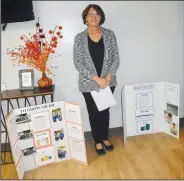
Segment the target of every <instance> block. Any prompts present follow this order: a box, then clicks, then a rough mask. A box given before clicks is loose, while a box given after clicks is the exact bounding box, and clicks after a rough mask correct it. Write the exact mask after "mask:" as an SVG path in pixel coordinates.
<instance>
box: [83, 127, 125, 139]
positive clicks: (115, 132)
mask: <svg viewBox="0 0 184 181" xmlns="http://www.w3.org/2000/svg"><path fill="white" fill-rule="evenodd" d="M123 135H124V134H123V127H116V128H110V129H109V137H111V136H123ZM84 137H85V139H92V138H93V137H92V133H91V131H87V132H84Z"/></svg>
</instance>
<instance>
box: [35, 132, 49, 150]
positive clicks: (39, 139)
mask: <svg viewBox="0 0 184 181" xmlns="http://www.w3.org/2000/svg"><path fill="white" fill-rule="evenodd" d="M34 141H35V146H36V147H37V148H39V147H43V146H49V145H51V138H50V130H46V131H42V132H39V133H35V134H34Z"/></svg>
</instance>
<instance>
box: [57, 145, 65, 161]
mask: <svg viewBox="0 0 184 181" xmlns="http://www.w3.org/2000/svg"><path fill="white" fill-rule="evenodd" d="M57 154H58V158H59V159H63V158H66V157H67V151H66V146H59V147H57Z"/></svg>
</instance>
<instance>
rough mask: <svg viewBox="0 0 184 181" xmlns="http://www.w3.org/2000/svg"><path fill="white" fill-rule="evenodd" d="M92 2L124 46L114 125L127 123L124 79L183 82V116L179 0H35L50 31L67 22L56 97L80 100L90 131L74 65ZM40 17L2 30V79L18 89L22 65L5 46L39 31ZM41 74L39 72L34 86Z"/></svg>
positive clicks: (183, 109)
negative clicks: (76, 41) (75, 46)
mask: <svg viewBox="0 0 184 181" xmlns="http://www.w3.org/2000/svg"><path fill="white" fill-rule="evenodd" d="M89 3H98V4H99V5H101V7H102V8H103V9H104V11H105V14H106V22H105V24H104V27H106V28H110V29H112V30H114V32H115V34H116V36H117V40H118V45H119V51H120V61H121V64H120V68H119V70H118V73H117V76H118V83H119V85H118V86H117V88H116V90H115V97H116V100H117V105H116V106H115V107H113V108H112V109H111V123H110V127H119V126H122V119H121V117H122V114H121V101H120V98H121V94H120V91H121V89H122V87H123V86H124V85H125V84H133V83H144V82H154V81H169V82H171V83H177V84H179V85H180V86H181V98H180V103H181V108H180V117H183V116H184V96H183V94H184V63H183V60H184V58H183V48H184V46H183V42H184V41H183V40H184V39H183V32H182V31H183V20H184V16H183V14H181V12H182V8H183V7H182V6H181V2H179V1H176V2H174V1H170V2H169V1H161V2H159V1H147V2H146V1H138V2H137V1H132V2H131V1H130V2H127V1H117V2H116V1H94V2H92V1H90V2H89V1H75V2H74V1H73V2H71V1H34V9H35V16H36V18H37V17H40V23H41V26H43V28H44V30H45V31H48V30H49V29H50V28H53V27H54V26H55V25H58V24H60V25H62V26H63V35H64V39H63V40H62V41H61V43H60V46H59V49H58V51H57V52H61V53H62V56H61V57H59V58H56V59H55V60H54V61H53V62H52V61H50V63H53V64H54V65H57V66H59V69H56V71H55V74H56V77H52V78H53V80H54V83H55V85H56V92H55V101H58V100H67V101H73V102H78V103H80V105H81V109H82V116H83V120H84V129H85V131H89V130H90V125H89V121H88V114H87V110H86V106H85V102H84V99H83V96H82V95H81V93H79V91H78V82H77V79H78V77H77V76H78V73H77V71H76V70H75V68H74V65H73V52H72V50H73V40H74V36H75V35H76V34H77V33H78V32H81V31H82V30H84V28H85V26H84V25H83V24H82V19H81V13H82V10H83V9H84V8H85V7H86V5H88V4H89ZM35 23H36V20H35V21H30V22H24V23H13V24H8V25H7V28H6V30H5V32H2V54H1V56H2V57H1V60H2V61H1V65H2V79H3V80H4V81H5V83H6V86H7V88H8V89H13V88H18V86H19V84H18V82H19V81H18V70H19V69H22V68H26V67H25V66H20V67H13V66H12V63H11V60H10V58H9V56H7V55H6V54H5V52H6V48H7V47H9V48H13V47H15V46H17V45H19V44H20V43H21V40H20V39H19V37H20V35H22V34H23V33H24V34H28V33H29V32H30V33H32V32H35ZM40 76H41V74H40V73H39V72H37V71H35V86H36V85H37V83H36V82H37V80H38V79H39V78H40Z"/></svg>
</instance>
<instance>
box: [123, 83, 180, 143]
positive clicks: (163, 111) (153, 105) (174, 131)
mask: <svg viewBox="0 0 184 181" xmlns="http://www.w3.org/2000/svg"><path fill="white" fill-rule="evenodd" d="M179 90H180V87H179V85H176V84H171V83H168V82H156V83H145V84H135V85H125V86H124V88H123V90H122V103H123V104H122V106H123V127H124V143H125V144H126V142H127V137H129V136H136V135H141V134H148V133H156V132H165V133H167V134H169V135H171V136H174V137H176V138H179Z"/></svg>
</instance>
